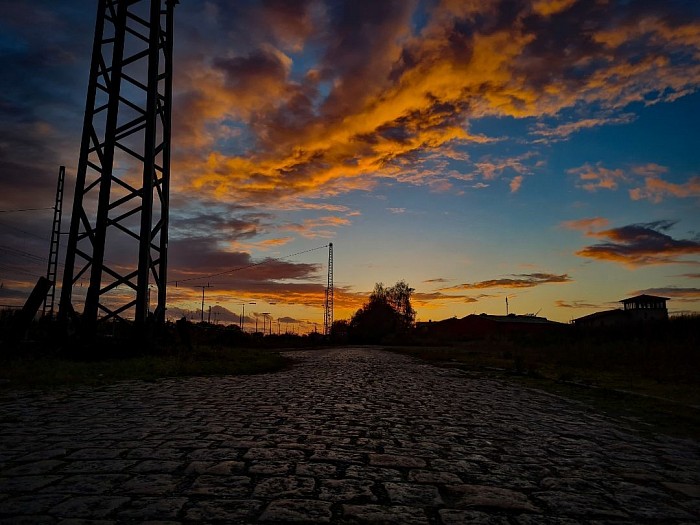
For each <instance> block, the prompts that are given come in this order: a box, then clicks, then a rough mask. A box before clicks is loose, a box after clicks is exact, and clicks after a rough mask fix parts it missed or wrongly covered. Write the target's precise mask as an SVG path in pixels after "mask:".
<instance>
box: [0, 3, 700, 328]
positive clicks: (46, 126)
mask: <svg viewBox="0 0 700 525" xmlns="http://www.w3.org/2000/svg"><path fill="white" fill-rule="evenodd" d="M94 21H95V2H93V1H89V0H61V1H60V2H56V1H54V0H42V1H39V0H37V1H32V2H17V1H16V0H0V61H1V65H2V71H3V73H2V75H0V169H1V170H2V172H1V175H0V209H1V210H2V213H0V282H2V288H0V303H1V304H3V305H17V304H22V303H23V302H24V300H25V299H26V297H27V295H28V293H29V291H30V289H31V286H33V283H34V282H35V281H36V278H37V277H38V276H39V275H42V274H45V272H46V259H47V257H48V249H49V237H50V232H51V219H52V211H51V210H50V209H46V208H50V207H51V206H53V201H54V194H55V185H56V176H57V173H58V166H59V165H61V164H63V165H65V166H66V168H67V173H68V176H69V179H68V182H67V185H66V202H65V204H64V210H65V214H64V219H63V230H64V231H67V229H68V224H69V216H70V202H71V200H72V192H73V187H74V176H75V170H76V165H77V161H78V154H79V149H80V136H81V129H82V119H83V112H84V109H85V102H84V99H85V93H86V88H87V81H88V69H89V64H90V52H91V44H92V38H93V32H94ZM175 28H176V34H175V61H174V69H175V76H174V101H173V103H174V106H173V123H174V130H173V133H174V134H173V158H172V160H173V167H172V184H173V187H172V193H171V218H170V224H171V234H170V237H171V243H170V250H169V257H170V267H169V280H185V279H191V278H193V277H200V276H203V275H208V274H215V273H220V272H224V271H227V270H231V269H235V268H239V267H242V266H246V265H250V264H251V263H256V262H261V261H265V260H266V259H269V261H268V262H267V263H266V264H261V265H258V266H255V267H253V268H249V269H247V270H241V271H235V272H232V273H230V274H227V275H224V276H220V277H216V278H202V279H199V280H196V279H195V280H189V281H186V283H182V284H178V286H177V288H176V287H175V286H174V285H171V286H170V287H169V289H168V297H169V301H168V302H169V304H168V307H169V315H170V316H177V315H181V314H182V312H183V311H192V312H194V311H196V309H198V308H199V307H200V300H201V288H197V287H196V286H202V285H206V284H211V288H208V289H207V290H206V300H207V305H208V306H214V305H219V306H220V307H221V308H226V309H228V310H230V311H231V312H233V313H234V314H235V315H236V316H237V315H238V314H239V313H240V311H241V306H240V305H241V304H242V303H244V302H245V303H249V302H255V303H256V304H255V305H247V306H246V315H247V316H248V322H251V321H252V322H254V318H255V316H256V315H258V316H259V315H260V313H261V312H270V313H271V315H272V317H273V318H274V319H275V320H277V319H280V321H281V322H282V323H286V324H292V325H295V326H297V329H298V330H308V329H310V327H312V326H313V323H314V322H315V323H319V329H320V324H322V323H323V310H322V302H323V289H324V286H325V279H326V263H327V259H328V251H327V249H326V248H321V247H323V246H325V245H327V244H328V243H329V242H332V243H333V245H334V255H335V265H334V266H335V267H334V274H335V290H336V308H335V318H336V319H342V318H348V317H349V316H350V315H351V314H352V312H354V311H355V310H356V309H357V308H358V307H359V306H360V305H361V304H362V302H363V301H364V300H365V299H366V296H367V294H368V293H369V292H370V291H371V289H372V288H373V286H374V283H375V282H384V283H385V284H387V285H392V284H394V283H395V282H396V281H397V280H399V279H404V280H406V281H407V282H408V283H409V284H410V285H411V286H412V287H413V288H415V290H416V291H415V295H414V307H415V308H416V310H417V313H418V316H417V317H418V320H423V321H427V320H428V319H433V320H437V319H443V318H446V317H451V316H458V317H462V316H465V315H468V314H472V313H481V312H487V313H492V314H504V313H505V299H506V297H507V298H508V302H509V305H510V311H511V312H515V313H519V314H525V313H536V312H539V315H541V316H545V317H547V318H549V319H553V320H556V321H562V322H568V321H569V320H571V319H572V318H576V317H580V316H583V315H586V314H589V313H592V312H595V311H599V310H603V309H609V308H614V307H617V306H619V305H618V304H617V301H619V300H621V299H623V298H626V297H629V296H632V295H636V294H639V293H649V294H654V295H661V296H665V297H669V298H671V301H670V302H669V310H670V312H671V313H672V314H673V313H681V312H698V311H700V124H699V122H700V120H699V117H700V92H699V91H698V90H699V88H700V2H698V1H697V0H686V1H683V0H663V1H661V0H619V1H615V0H597V1H594V0H530V1H527V0H507V1H506V0H502V1H485V0H484V1H482V0H431V1H419V0H393V1H392V0H366V1H362V0H346V1H344V2H342V1H320V0H318V1H316V0H299V1H294V2H288V1H282V0H277V1H253V0H241V1H236V2H231V1H224V0H212V1H203V0H182V1H181V3H180V5H178V6H177V7H176V10H175ZM28 208H30V209H38V210H36V211H30V212H15V211H12V210H23V209H28ZM62 241H63V245H62V249H61V255H64V254H65V238H64V239H63V240H62ZM314 248H319V249H317V250H314ZM309 250H310V251H309ZM298 252H306V253H302V254H300V255H297V256H294V257H286V256H288V255H290V254H295V253H298ZM279 258H282V259H279ZM273 259H278V260H273ZM59 273H60V274H62V266H61V267H60V268H59ZM79 299H80V291H79V289H78V290H76V301H79ZM220 311H221V312H223V313H222V314H221V316H220V317H219V318H218V319H217V320H220V321H221V320H223V321H229V320H233V316H232V314H228V313H227V312H226V311H224V310H220ZM236 319H237V317H236ZM283 329H284V326H283Z"/></svg>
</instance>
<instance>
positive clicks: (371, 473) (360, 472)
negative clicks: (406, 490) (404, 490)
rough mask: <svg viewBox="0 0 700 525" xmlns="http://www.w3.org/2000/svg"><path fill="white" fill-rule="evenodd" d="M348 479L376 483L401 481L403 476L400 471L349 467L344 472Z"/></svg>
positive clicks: (357, 466) (362, 466)
mask: <svg viewBox="0 0 700 525" xmlns="http://www.w3.org/2000/svg"><path fill="white" fill-rule="evenodd" d="M345 476H346V477H348V478H358V479H372V480H376V481H401V480H402V479H403V474H401V471H400V470H396V469H391V468H382V467H368V466H365V465H350V466H349V467H348V468H347V469H346V470H345Z"/></svg>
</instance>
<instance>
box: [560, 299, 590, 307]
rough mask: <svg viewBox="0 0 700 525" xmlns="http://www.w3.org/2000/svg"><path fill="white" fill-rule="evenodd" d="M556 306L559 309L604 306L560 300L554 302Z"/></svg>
mask: <svg viewBox="0 0 700 525" xmlns="http://www.w3.org/2000/svg"><path fill="white" fill-rule="evenodd" d="M554 304H556V305H557V307H559V308H575V309H576V308H587V309H588V308H602V306H601V305H599V304H593V303H587V302H585V301H579V300H575V301H566V300H563V299H558V300H556V301H554Z"/></svg>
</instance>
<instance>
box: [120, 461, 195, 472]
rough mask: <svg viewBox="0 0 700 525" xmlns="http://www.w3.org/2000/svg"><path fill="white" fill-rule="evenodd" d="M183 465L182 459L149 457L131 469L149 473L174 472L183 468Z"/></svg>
mask: <svg viewBox="0 0 700 525" xmlns="http://www.w3.org/2000/svg"><path fill="white" fill-rule="evenodd" d="M183 465H184V463H183V462H182V461H171V460H157V459H148V460H146V461H142V462H140V463H138V464H137V465H135V466H133V467H131V468H130V471H131V472H141V473H149V474H151V473H153V474H174V473H175V472H177V471H178V470H181V469H182V467H183Z"/></svg>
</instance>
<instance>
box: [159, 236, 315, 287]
mask: <svg viewBox="0 0 700 525" xmlns="http://www.w3.org/2000/svg"><path fill="white" fill-rule="evenodd" d="M323 248H328V245H327V244H324V245H323V246H317V247H316V248H311V249H309V250H303V251H300V252H297V253H292V254H290V255H285V256H284V257H269V258H267V259H264V260H262V261H260V262H257V263H251V264H247V265H245V266H239V267H237V268H232V269H231V270H225V271H223V272H218V273H212V274H209V275H202V276H199V277H188V278H186V279H177V280H173V281H168V284H173V283H174V284H175V286H177V285H178V284H179V283H186V282H190V281H201V280H202V279H211V278H212V277H219V276H220V275H226V274H229V273H233V272H238V271H241V270H247V269H248V268H254V267H256V266H262V265H264V264H270V263H272V262H273V261H282V260H284V259H289V258H291V257H296V256H297V255H303V254H305V253H309V252H315V251H316V250H322V249H323Z"/></svg>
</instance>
